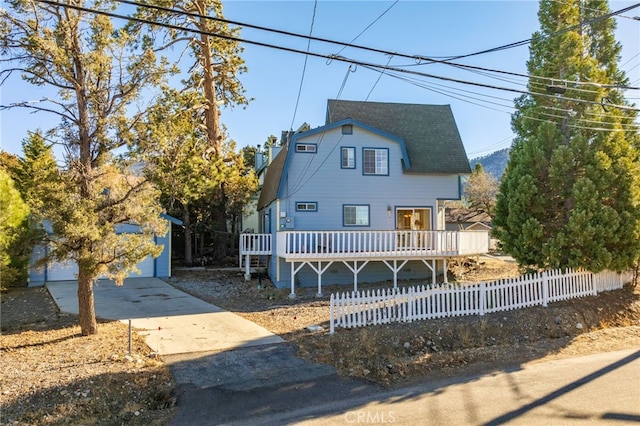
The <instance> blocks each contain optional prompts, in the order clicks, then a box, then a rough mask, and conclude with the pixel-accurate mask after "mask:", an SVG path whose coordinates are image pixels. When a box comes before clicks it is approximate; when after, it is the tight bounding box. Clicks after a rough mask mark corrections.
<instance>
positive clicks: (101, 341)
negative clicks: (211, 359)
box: [0, 287, 175, 425]
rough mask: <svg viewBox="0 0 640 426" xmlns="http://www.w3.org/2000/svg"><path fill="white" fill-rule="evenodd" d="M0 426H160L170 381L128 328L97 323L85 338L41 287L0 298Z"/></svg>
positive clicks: (168, 409) (170, 399)
mask: <svg viewBox="0 0 640 426" xmlns="http://www.w3.org/2000/svg"><path fill="white" fill-rule="evenodd" d="M0 312H1V323H2V334H3V335H2V343H1V344H0V355H1V360H2V361H1V362H2V375H1V376H0V389H2V417H1V419H0V424H29V425H49V424H94V425H120V424H132V425H150V424H165V423H166V421H167V419H169V418H170V417H171V416H172V415H173V412H174V411H173V408H172V407H173V405H174V403H175V400H174V396H173V389H174V382H173V379H172V377H171V375H170V373H169V371H168V369H167V368H166V367H165V365H164V363H163V362H162V360H161V359H159V358H156V357H155V356H153V354H152V353H151V351H150V349H149V347H148V346H147V345H146V344H145V343H144V340H143V339H142V338H141V337H140V336H138V335H136V334H134V336H133V339H132V351H131V354H129V338H128V335H129V333H128V327H127V326H126V325H125V324H122V323H119V322H101V323H100V324H99V326H98V327H99V333H98V334H97V335H94V336H88V337H83V336H81V334H80V327H79V326H78V325H77V323H78V319H77V316H75V315H64V314H61V313H60V312H59V311H58V308H57V306H56V304H55V302H53V299H52V298H51V296H50V295H49V292H48V291H47V290H46V289H45V288H43V287H36V288H28V289H12V290H9V291H8V292H3V293H2V308H1V310H0Z"/></svg>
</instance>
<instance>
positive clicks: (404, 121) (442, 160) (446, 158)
mask: <svg viewBox="0 0 640 426" xmlns="http://www.w3.org/2000/svg"><path fill="white" fill-rule="evenodd" d="M346 118H352V119H354V120H358V121H361V122H362V123H365V124H367V125H369V126H371V127H375V128H377V129H380V130H383V131H385V132H387V133H391V134H393V135H396V136H398V137H400V138H402V139H404V141H405V144H406V146H407V152H408V154H409V159H410V161H411V168H410V169H408V170H405V171H406V172H408V173H454V174H468V173H471V168H470V167H469V160H468V158H467V153H466V151H465V150H464V146H463V145H462V139H460V133H459V132H458V126H457V125H456V122H455V120H454V118H453V113H452V111H451V107H450V106H449V105H421V104H399V103H389V102H362V101H344V100H336V99H329V100H328V102H327V119H326V123H327V124H329V123H333V122H335V121H340V120H343V119H346Z"/></svg>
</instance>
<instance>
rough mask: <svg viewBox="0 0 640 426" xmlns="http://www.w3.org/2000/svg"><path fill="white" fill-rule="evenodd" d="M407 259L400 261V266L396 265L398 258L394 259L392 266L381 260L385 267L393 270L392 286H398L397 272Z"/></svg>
mask: <svg viewBox="0 0 640 426" xmlns="http://www.w3.org/2000/svg"><path fill="white" fill-rule="evenodd" d="M408 261H409V259H405V260H403V261H402V263H401V264H400V266H398V260H397V259H394V260H393V266H391V265H390V264H389V262H387V261H386V260H383V262H384V264H385V265H387V267H388V268H389V269H391V271H392V272H393V288H398V272H399V271H400V270H401V269H402V268H403V267H404V265H406V264H407V262H408Z"/></svg>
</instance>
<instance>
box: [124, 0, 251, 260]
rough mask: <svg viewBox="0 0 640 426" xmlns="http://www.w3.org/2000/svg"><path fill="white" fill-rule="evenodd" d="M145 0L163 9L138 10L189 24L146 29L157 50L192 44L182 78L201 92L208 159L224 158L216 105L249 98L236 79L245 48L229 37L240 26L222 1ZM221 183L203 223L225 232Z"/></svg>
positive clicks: (243, 68) (234, 103) (162, 19)
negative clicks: (229, 19)
mask: <svg viewBox="0 0 640 426" xmlns="http://www.w3.org/2000/svg"><path fill="white" fill-rule="evenodd" d="M149 4H151V5H152V6H153V5H160V6H163V7H164V8H165V9H162V10H159V9H154V8H153V7H145V6H140V7H139V8H138V11H137V13H136V15H137V16H139V17H141V18H145V19H150V20H153V21H156V22H163V23H167V24H171V25H175V26H180V27H182V28H187V30H180V31H178V30H175V29H170V30H166V29H163V28H161V27H155V28H153V31H152V32H151V33H149V34H150V35H151V36H152V38H153V39H154V40H155V43H156V45H157V49H158V50H162V49H164V48H166V47H169V46H171V47H173V46H175V45H178V44H180V43H182V44H185V45H186V46H187V47H188V49H190V51H191V54H192V56H191V58H192V61H191V63H190V64H189V73H188V77H187V78H186V79H185V81H184V84H185V87H186V88H187V89H188V90H196V91H197V92H198V93H200V94H201V96H202V100H201V102H200V103H199V104H198V106H197V108H198V109H197V111H198V112H199V114H200V118H201V119H202V123H203V124H204V126H203V131H204V135H205V137H206V141H207V143H208V145H209V147H208V150H209V152H210V153H211V155H210V158H211V159H212V162H214V163H215V162H217V161H220V160H223V159H224V150H225V147H224V144H225V131H224V126H223V125H222V124H221V122H220V106H225V107H227V108H232V107H234V106H237V105H246V104H247V103H248V102H249V101H250V99H248V98H246V97H245V89H244V87H243V86H242V83H241V82H240V80H239V76H240V74H243V73H245V72H246V71H247V68H246V66H245V64H244V60H243V59H242V57H241V56H240V55H241V54H242V52H243V50H244V49H243V48H242V47H241V46H240V43H239V42H238V41H236V40H233V38H237V37H238V35H239V29H238V28H233V27H231V26H229V24H227V23H226V22H224V14H223V4H222V1H220V0H194V1H185V0H164V1H162V2H158V1H153V2H149ZM132 27H134V28H136V29H137V30H141V29H142V26H141V25H140V24H132ZM191 30H196V31H198V32H199V33H194V32H192V31H191ZM209 34H216V35H218V36H212V35H209ZM225 160H226V159H225ZM224 175H225V174H223V176H224ZM225 187H226V184H225V182H224V180H221V181H219V182H218V186H217V187H216V188H215V190H214V191H213V192H212V194H211V197H212V198H211V200H210V201H209V202H207V205H208V209H209V212H208V213H209V214H208V216H209V218H210V219H209V221H210V223H209V224H208V225H207V228H210V229H211V230H212V231H213V233H214V234H218V235H222V234H224V233H226V232H227V222H228V220H227V215H226V213H227V211H228V210H229V207H228V205H227V201H228V196H227V195H226V194H225V192H224V188H225ZM224 243H225V239H222V240H221V241H220V246H223V245H224ZM224 251H225V250H223V248H222V247H217V249H216V250H215V252H219V253H222V252H224Z"/></svg>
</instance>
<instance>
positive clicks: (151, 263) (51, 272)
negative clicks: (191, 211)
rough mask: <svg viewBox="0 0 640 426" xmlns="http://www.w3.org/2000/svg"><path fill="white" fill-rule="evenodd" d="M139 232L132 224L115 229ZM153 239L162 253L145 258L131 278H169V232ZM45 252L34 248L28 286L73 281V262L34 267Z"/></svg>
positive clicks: (75, 267)
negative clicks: (154, 256) (137, 271)
mask: <svg viewBox="0 0 640 426" xmlns="http://www.w3.org/2000/svg"><path fill="white" fill-rule="evenodd" d="M161 216H162V217H163V218H164V219H165V220H167V221H168V222H169V223H172V224H175V225H182V221H181V220H180V219H176V218H174V217H172V216H169V215H167V214H162V215H161ZM47 227H48V226H47V224H45V230H46V231H47V232H51V230H50V229H47ZM139 232H140V230H139V227H138V226H137V225H132V224H121V225H119V226H118V229H117V233H119V234H125V233H128V234H135V233H139ZM153 239H154V242H155V243H156V244H157V245H159V246H162V247H163V249H162V253H160V256H158V257H157V258H153V257H151V256H147V258H145V259H144V260H142V261H141V262H140V263H139V264H138V265H137V266H136V267H137V269H138V270H140V273H138V274H133V275H131V277H159V278H165V277H170V276H171V231H168V232H167V233H166V234H165V235H156V236H154V237H153ZM47 250H48V248H47V247H42V246H37V247H35V248H34V250H33V254H32V256H31V262H30V264H31V267H30V268H29V286H42V285H44V284H45V283H48V282H54V281H75V280H76V279H77V275H78V265H77V264H76V263H75V262H73V261H67V262H54V263H50V264H47V265H45V266H44V267H43V268H36V267H35V266H34V265H35V264H36V262H37V261H38V260H40V259H42V258H44V257H45V256H46V253H47Z"/></svg>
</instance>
